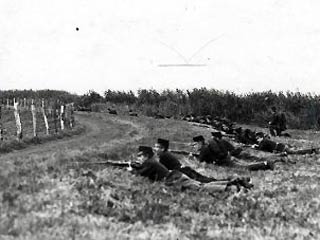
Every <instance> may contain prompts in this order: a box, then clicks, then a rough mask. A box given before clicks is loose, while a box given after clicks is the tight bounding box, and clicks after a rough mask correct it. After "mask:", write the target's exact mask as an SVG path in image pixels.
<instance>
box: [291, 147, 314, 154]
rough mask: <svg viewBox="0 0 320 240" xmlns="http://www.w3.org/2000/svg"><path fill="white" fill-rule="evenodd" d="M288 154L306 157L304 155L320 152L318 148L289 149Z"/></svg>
mask: <svg viewBox="0 0 320 240" xmlns="http://www.w3.org/2000/svg"><path fill="white" fill-rule="evenodd" d="M286 152H287V153H288V154H296V155H304V154H312V153H317V154H318V153H319V150H318V149H316V148H309V149H291V148H287V149H286Z"/></svg>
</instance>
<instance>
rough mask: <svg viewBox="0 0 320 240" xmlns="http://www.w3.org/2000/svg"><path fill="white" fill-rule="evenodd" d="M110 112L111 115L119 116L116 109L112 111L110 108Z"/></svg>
mask: <svg viewBox="0 0 320 240" xmlns="http://www.w3.org/2000/svg"><path fill="white" fill-rule="evenodd" d="M108 112H109V114H114V115H117V114H118V113H117V111H116V110H115V109H111V108H108Z"/></svg>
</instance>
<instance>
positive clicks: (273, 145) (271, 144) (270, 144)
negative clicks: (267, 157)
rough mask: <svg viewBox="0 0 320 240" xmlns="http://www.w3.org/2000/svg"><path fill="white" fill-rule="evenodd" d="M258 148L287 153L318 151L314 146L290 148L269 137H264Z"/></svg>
mask: <svg viewBox="0 0 320 240" xmlns="http://www.w3.org/2000/svg"><path fill="white" fill-rule="evenodd" d="M257 149H258V150H261V151H265V152H271V153H272V152H278V153H284V152H285V153H287V154H298V155H303V154H312V153H318V152H319V150H318V149H316V148H309V149H292V148H290V147H288V146H287V145H285V144H283V143H277V142H275V141H272V140H270V139H267V138H264V139H263V140H262V141H261V142H260V143H259V144H258V146H257Z"/></svg>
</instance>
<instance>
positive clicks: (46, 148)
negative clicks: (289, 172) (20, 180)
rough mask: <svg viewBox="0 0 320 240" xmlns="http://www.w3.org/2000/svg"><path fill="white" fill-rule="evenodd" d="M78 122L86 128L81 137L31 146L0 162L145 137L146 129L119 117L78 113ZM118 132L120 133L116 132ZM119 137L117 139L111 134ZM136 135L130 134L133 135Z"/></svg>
mask: <svg viewBox="0 0 320 240" xmlns="http://www.w3.org/2000/svg"><path fill="white" fill-rule="evenodd" d="M76 120H77V121H78V122H79V123H80V124H81V125H83V126H85V132H84V133H82V134H81V135H77V136H73V137H70V138H64V139H60V140H54V141H50V142H46V143H43V144H40V145H31V146H28V147H27V148H25V149H22V150H18V151H14V152H11V153H8V154H3V155H1V156H0V160H1V159H4V158H11V157H21V156H27V155H30V154H42V153H43V154H47V153H53V152H64V151H72V150H77V149H80V148H83V145H84V143H85V146H86V147H89V146H95V147H97V146H101V145H103V146H107V145H113V144H114V143H116V142H130V141H133V140H137V139H139V138H141V137H143V132H144V128H143V127H142V126H140V125H138V124H136V123H134V122H132V121H129V120H126V119H121V118H120V117H117V116H112V115H107V114H99V113H77V114H76ZM115 130H118V131H115ZM117 132H118V135H119V133H120V132H125V133H124V134H120V136H117V137H116V138H113V137H112V136H110V134H113V135H115V136H116V135H117ZM132 132H134V134H128V133H132Z"/></svg>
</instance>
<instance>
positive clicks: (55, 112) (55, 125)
mask: <svg viewBox="0 0 320 240" xmlns="http://www.w3.org/2000/svg"><path fill="white" fill-rule="evenodd" d="M57 105H58V102H57V101H55V102H54V103H53V123H54V129H55V133H58V119H57V117H58V116H57V115H58V114H57V111H58V109H57V107H58V106H57Z"/></svg>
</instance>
